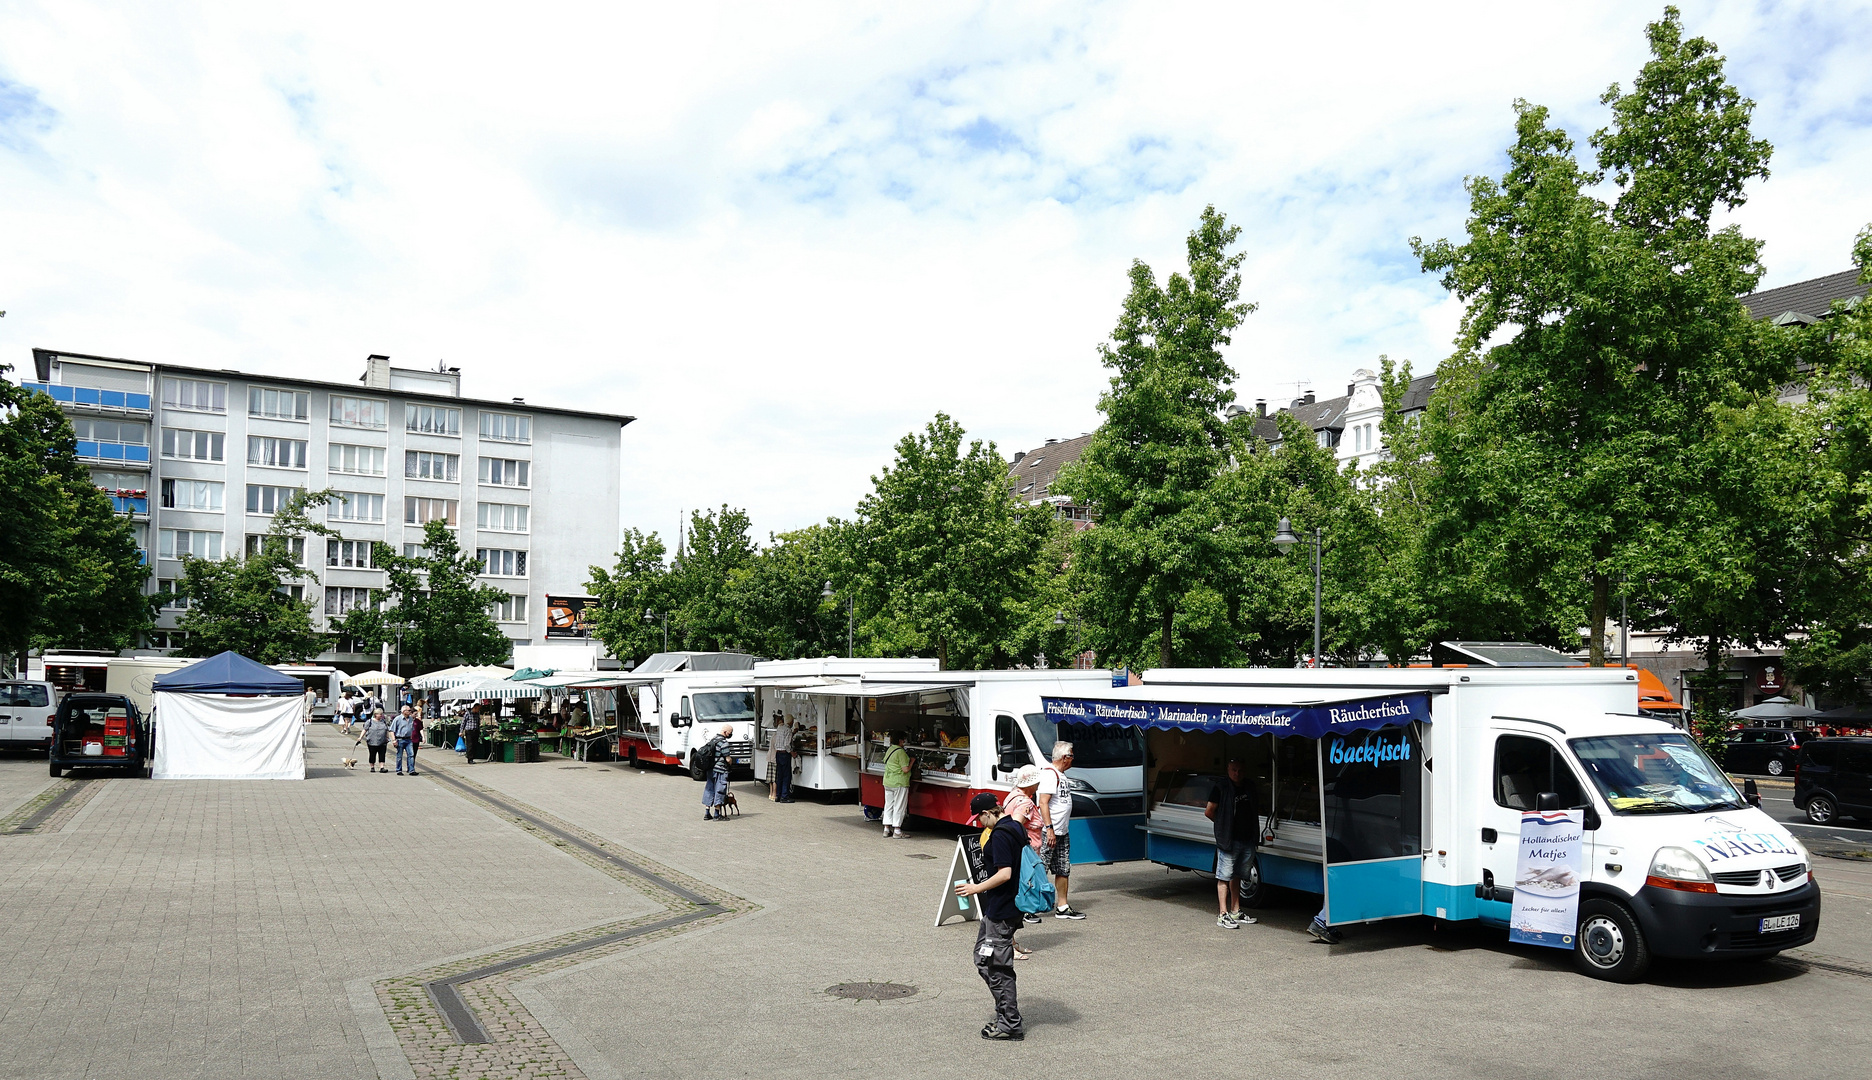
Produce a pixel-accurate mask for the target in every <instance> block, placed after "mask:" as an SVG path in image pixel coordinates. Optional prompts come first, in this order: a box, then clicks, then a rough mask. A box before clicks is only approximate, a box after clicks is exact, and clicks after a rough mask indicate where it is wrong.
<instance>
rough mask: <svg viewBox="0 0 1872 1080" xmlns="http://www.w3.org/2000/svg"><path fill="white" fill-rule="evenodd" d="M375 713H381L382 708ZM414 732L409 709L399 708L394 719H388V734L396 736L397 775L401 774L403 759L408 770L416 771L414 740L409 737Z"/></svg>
mask: <svg viewBox="0 0 1872 1080" xmlns="http://www.w3.org/2000/svg"><path fill="white" fill-rule="evenodd" d="M377 714H378V715H379V716H381V715H383V710H382V709H379V710H377ZM414 733H415V725H414V724H413V723H412V722H411V720H410V714H409V709H408V708H404V709H401V710H399V711H398V712H397V715H396V719H395V720H392V721H390V734H391V735H392V736H394V737H395V738H396V771H397V775H398V776H402V775H403V772H404V763H405V761H407V762H408V768H409V771H410V772H415V771H416V748H415V746H414V742H415V740H414V739H412V738H411V736H412V735H413V734H414Z"/></svg>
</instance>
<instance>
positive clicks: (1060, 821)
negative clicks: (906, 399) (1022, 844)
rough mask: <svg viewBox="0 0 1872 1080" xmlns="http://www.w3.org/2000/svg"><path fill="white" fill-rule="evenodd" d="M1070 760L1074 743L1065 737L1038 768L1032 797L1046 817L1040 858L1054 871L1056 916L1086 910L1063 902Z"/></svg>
mask: <svg viewBox="0 0 1872 1080" xmlns="http://www.w3.org/2000/svg"><path fill="white" fill-rule="evenodd" d="M1072 763H1073V744H1072V743H1069V742H1067V741H1066V740H1064V739H1061V740H1060V741H1058V742H1056V743H1054V744H1053V763H1052V764H1051V765H1048V766H1046V767H1044V768H1042V769H1041V770H1040V786H1039V789H1038V790H1039V794H1038V796H1037V798H1036V800H1035V801H1036V802H1038V803H1039V804H1040V812H1041V813H1043V814H1045V815H1046V819H1047V826H1046V831H1045V833H1044V834H1043V835H1044V837H1045V843H1044V844H1043V845H1042V846H1041V848H1040V861H1041V862H1042V863H1044V864H1045V865H1046V869H1047V873H1049V874H1052V875H1053V891H1054V892H1055V893H1057V894H1058V899H1057V901H1056V902H1055V903H1056V906H1055V907H1054V909H1053V917H1054V918H1055V919H1083V918H1085V912H1083V911H1076V910H1074V909H1073V906H1072V905H1071V904H1069V903H1067V902H1066V878H1067V876H1068V875H1070V874H1071V873H1072V853H1071V851H1070V850H1069V848H1068V844H1067V841H1068V840H1069V839H1070V837H1069V836H1068V835H1067V830H1068V829H1069V828H1070V827H1071V826H1072V786H1071V784H1069V783H1068V782H1067V780H1066V770H1067V769H1070V768H1072Z"/></svg>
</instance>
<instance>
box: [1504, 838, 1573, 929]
mask: <svg viewBox="0 0 1872 1080" xmlns="http://www.w3.org/2000/svg"><path fill="white" fill-rule="evenodd" d="M1579 815H1580V812H1579V811H1578V810H1524V811H1522V813H1521V854H1520V857H1519V858H1518V859H1516V860H1515V885H1514V910H1513V912H1512V913H1511V914H1510V915H1509V917H1508V940H1509V941H1516V942H1520V943H1522V944H1524V945H1551V946H1552V947H1554V948H1556V949H1571V948H1572V947H1573V931H1574V930H1575V929H1576V928H1577V927H1578V926H1579V893H1580V839H1581V837H1583V836H1584V835H1585V829H1584V828H1583V827H1582V826H1581V822H1580V816H1579Z"/></svg>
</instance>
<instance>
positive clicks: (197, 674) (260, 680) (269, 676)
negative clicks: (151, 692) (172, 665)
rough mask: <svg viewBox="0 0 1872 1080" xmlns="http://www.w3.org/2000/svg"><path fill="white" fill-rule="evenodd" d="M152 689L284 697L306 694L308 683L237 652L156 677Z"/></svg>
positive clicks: (227, 653) (179, 692) (211, 657)
mask: <svg viewBox="0 0 1872 1080" xmlns="http://www.w3.org/2000/svg"><path fill="white" fill-rule="evenodd" d="M152 688H153V689H156V690H167V691H170V692H171V693H177V694H259V695H265V696H283V695H286V694H303V693H305V689H306V688H305V683H302V682H300V681H299V680H298V679H295V678H293V677H292V676H291V675H282V674H280V673H279V672H277V671H274V670H273V669H272V668H270V667H267V666H266V665H265V664H262V663H260V662H258V661H255V660H249V659H247V658H246V657H245V656H242V655H241V654H240V653H237V652H224V653H222V654H220V655H219V656H210V657H209V658H208V659H206V660H202V661H199V662H197V663H193V664H190V665H189V666H188V667H185V668H182V669H180V670H178V671H171V672H170V673H168V674H167V675H158V676H156V680H155V682H154V683H153V684H152Z"/></svg>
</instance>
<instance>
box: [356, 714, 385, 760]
mask: <svg viewBox="0 0 1872 1080" xmlns="http://www.w3.org/2000/svg"><path fill="white" fill-rule="evenodd" d="M358 742H361V743H363V744H364V746H365V747H366V748H367V749H368V750H370V771H371V772H389V771H390V770H389V769H388V768H385V767H384V748H385V747H386V746H387V745H389V742H390V725H389V723H388V722H386V721H385V720H384V714H383V713H382V712H381V711H379V712H376V713H373V714H371V718H370V719H369V720H366V721H365V722H364V730H363V732H362V733H360V734H359V735H358Z"/></svg>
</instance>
